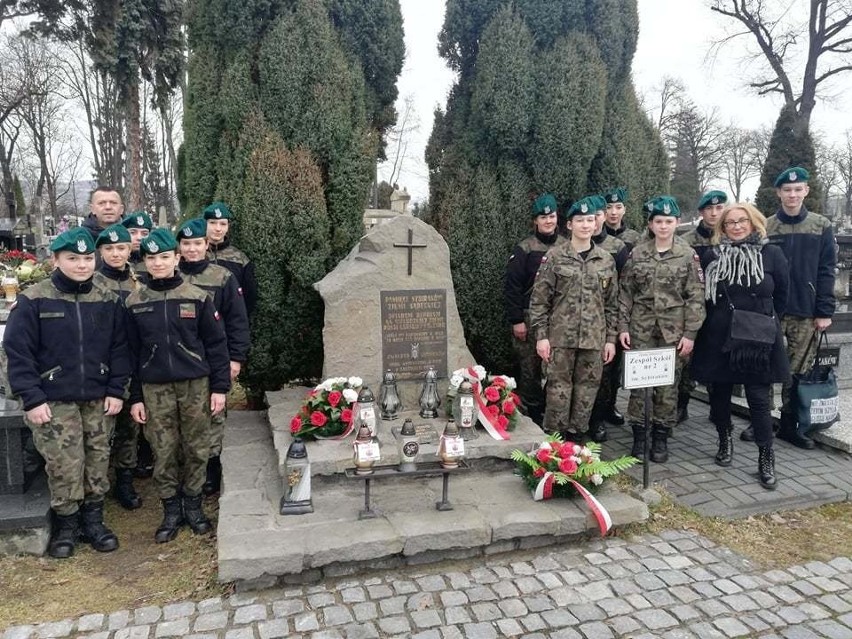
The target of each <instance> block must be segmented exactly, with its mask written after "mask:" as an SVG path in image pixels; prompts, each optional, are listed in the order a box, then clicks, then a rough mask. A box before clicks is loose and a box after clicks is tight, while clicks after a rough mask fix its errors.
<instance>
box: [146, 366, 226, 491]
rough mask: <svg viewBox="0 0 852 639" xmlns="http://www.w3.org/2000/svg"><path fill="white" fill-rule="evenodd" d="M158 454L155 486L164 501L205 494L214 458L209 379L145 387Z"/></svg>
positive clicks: (150, 429)
mask: <svg viewBox="0 0 852 639" xmlns="http://www.w3.org/2000/svg"><path fill="white" fill-rule="evenodd" d="M142 394H143V395H144V397H145V410H146V412H147V414H148V422H147V423H146V424H145V427H144V428H145V439H147V440H148V442H149V443H150V444H151V449H152V450H153V451H154V485H155V486H156V488H157V493H158V495H159V497H160V499H168V498H170V497H174V496H175V495H177V494H178V492H179V491H180V490H181V486H183V494H184V495H187V496H190V497H194V496H196V495H200V494H201V487H202V486H203V485H204V480H205V478H206V470H207V458H208V457H209V456H210V385H209V382H208V379H207V378H206V377H199V378H197V379H189V380H184V381H180V382H171V383H168V384H142Z"/></svg>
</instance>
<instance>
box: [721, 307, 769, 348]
mask: <svg viewBox="0 0 852 639" xmlns="http://www.w3.org/2000/svg"><path fill="white" fill-rule="evenodd" d="M731 309H732V310H731V335H730V337H731V341H732V342H737V343H748V342H753V343H755V344H770V345H771V344H774V343H775V336H776V332H777V330H778V326H777V324H776V323H775V316H774V315H764V314H763V313H755V312H753V311H743V310H741V309H738V308H734V307H733V305H731Z"/></svg>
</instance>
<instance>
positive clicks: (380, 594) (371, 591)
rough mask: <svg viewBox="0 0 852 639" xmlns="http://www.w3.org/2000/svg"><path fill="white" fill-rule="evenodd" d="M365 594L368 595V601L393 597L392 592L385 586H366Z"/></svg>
mask: <svg viewBox="0 0 852 639" xmlns="http://www.w3.org/2000/svg"><path fill="white" fill-rule="evenodd" d="M367 594H368V595H370V599H386V598H387V597H393V590H391V588H390V586H385V585H376V586H367Z"/></svg>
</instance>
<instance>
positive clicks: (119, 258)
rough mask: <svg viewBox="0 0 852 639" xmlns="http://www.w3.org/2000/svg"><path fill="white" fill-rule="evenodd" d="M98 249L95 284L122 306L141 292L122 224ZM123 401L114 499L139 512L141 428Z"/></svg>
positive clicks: (112, 229)
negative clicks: (137, 480)
mask: <svg viewBox="0 0 852 639" xmlns="http://www.w3.org/2000/svg"><path fill="white" fill-rule="evenodd" d="M95 247H96V248H97V251H98V255H99V256H100V266H99V267H98V270H97V271H95V277H94V281H95V282H96V283H98V284H100V285H101V286H103V287H105V288H108V289H109V290H111V291H112V292H113V293H115V294H116V295H118V297H119V299H121V303H122V305H123V304H124V301H125V300H126V299H127V297H128V296H129V295H130V293H132V292H133V291H135V290H136V289H137V288H138V284H137V282H136V280H135V278H134V277H133V269H131V268H130V265H129V264H128V259H129V258H130V248H131V239H130V233H129V232H128V231H127V229H126V228H125V227H124V226H123V225H122V224H113V225H112V226H108V227H107V228H105V229H104V230H103V231H102V232H101V234H100V235H98V239H97V240H96V241H95ZM124 399H125V404H124V406H123V407H122V409H121V412H120V413H119V414H118V415H116V418H115V435H114V436H113V440H112V462H113V467H114V468H115V498H116V499H117V500H118V503H119V504H121V506H122V508H124V509H126V510H136V509H137V508H139V507H141V506H142V498H141V497H140V496H139V494H138V493H137V492H136V489H135V488H134V487H133V469H134V468H136V461H137V453H136V447H137V440H138V438H139V425H138V424H137V423H136V422H134V421H133V420H132V419H131V418H130V404H129V403H127V401H126V400H127V393H125V397H124Z"/></svg>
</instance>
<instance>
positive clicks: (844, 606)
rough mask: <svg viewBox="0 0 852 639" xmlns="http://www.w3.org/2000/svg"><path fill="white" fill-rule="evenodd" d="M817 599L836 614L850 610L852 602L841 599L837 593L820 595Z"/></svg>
mask: <svg viewBox="0 0 852 639" xmlns="http://www.w3.org/2000/svg"><path fill="white" fill-rule="evenodd" d="M817 601H819V602H820V603H821V604H822V605H823V606H825V607H826V608H830V609H831V610H833V611H834V612H836V613H838V614H843V613H845V612H849V611H850V610H852V603H849V602H848V601H846V600H844V599H841V598H840V597H838V596H837V595H824V596H822V597H820V598H819V599H818V600H817Z"/></svg>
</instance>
